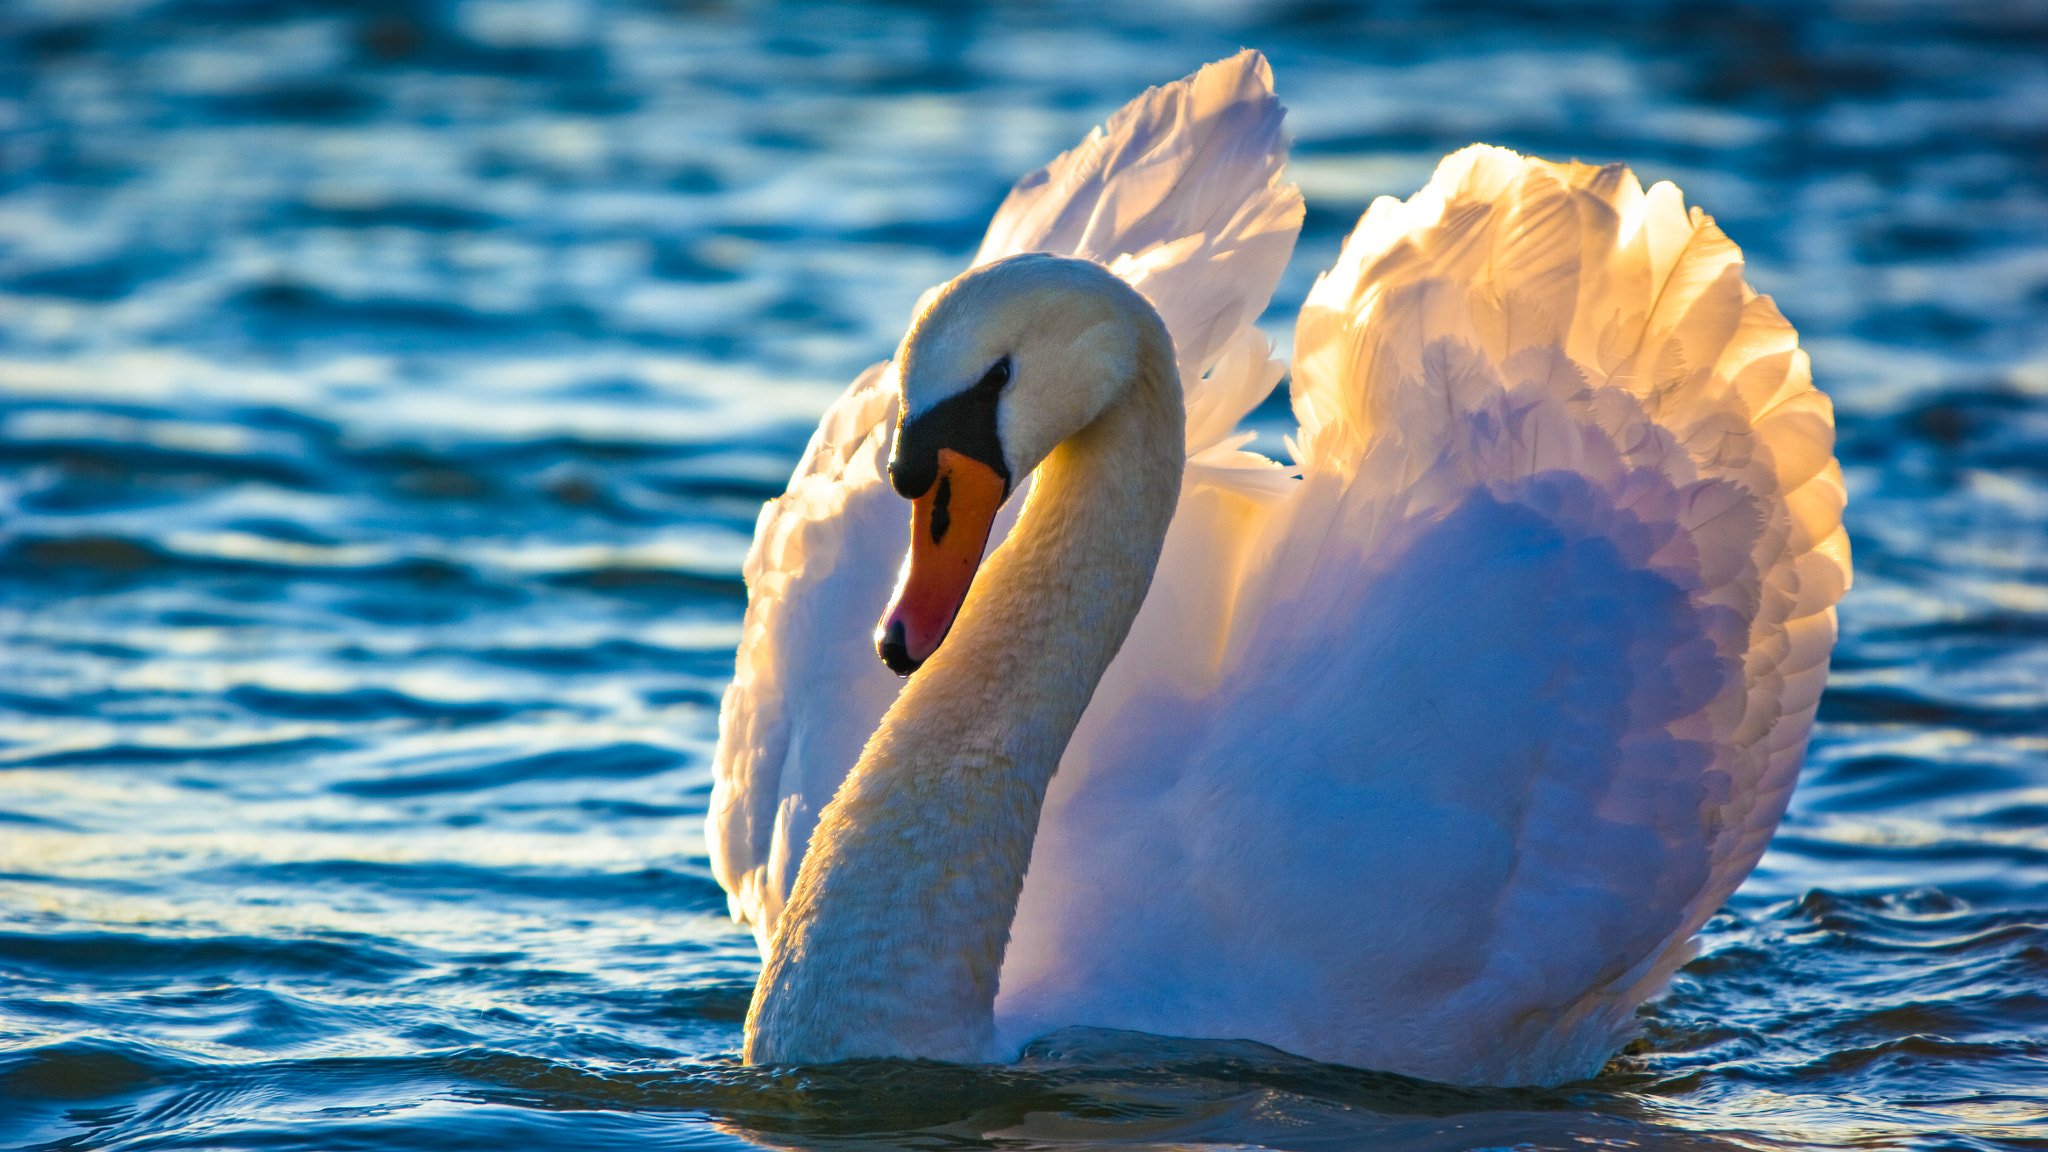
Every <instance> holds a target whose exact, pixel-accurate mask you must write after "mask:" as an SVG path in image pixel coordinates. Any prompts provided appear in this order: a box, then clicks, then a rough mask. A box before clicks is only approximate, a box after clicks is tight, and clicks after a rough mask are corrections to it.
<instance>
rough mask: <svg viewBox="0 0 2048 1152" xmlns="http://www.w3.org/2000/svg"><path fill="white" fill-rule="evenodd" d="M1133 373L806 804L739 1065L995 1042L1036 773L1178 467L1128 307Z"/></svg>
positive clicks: (1123, 605) (1126, 594) (1172, 412)
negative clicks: (804, 844)
mask: <svg viewBox="0 0 2048 1152" xmlns="http://www.w3.org/2000/svg"><path fill="white" fill-rule="evenodd" d="M1144 319H1145V321H1146V323H1145V325H1144V331H1142V332H1141V333H1140V347H1141V355H1140V356H1139V357H1138V368H1137V371H1136V378H1135V379H1134V380H1133V381H1132V383H1131V385H1130V387H1129V389H1128V390H1127V391H1126V392H1125V393H1124V394H1123V396H1122V397H1121V398H1120V399H1119V400H1116V401H1114V402H1112V403H1111V404H1110V405H1109V407H1108V408H1106V409H1105V410H1104V411H1103V412H1102V413H1101V415H1099V416H1098V417H1097V418H1096V419H1095V421H1094V422H1093V423H1091V424H1089V425H1088V426H1087V427H1086V428H1083V429H1082V430H1081V431H1080V432H1078V433H1076V434H1074V435H1073V436H1070V437H1068V438H1067V439H1066V440H1065V441H1063V442H1062V443H1061V444H1060V445H1059V447H1057V448H1056V449H1054V450H1053V452H1052V454H1051V455H1049V456H1048V457H1047V458H1046V459H1045V461H1044V462H1043V463H1042V464H1040V465H1039V467H1038V470H1037V480H1036V484H1035V486H1034V488H1033V490H1032V494H1031V497H1030V500H1029V503H1027V504H1026V506H1025V509H1024V512H1023V514H1022V515H1021V516H1020V517H1019V518H1018V521H1017V526H1016V528H1015V530H1014V531H1012V532H1011V534H1010V537H1009V539H1008V540H1007V541H1006V542H1005V543H1004V544H1003V545H1002V546H1001V547H1000V548H998V549H996V551H995V552H994V554H993V555H991V556H990V557H989V558H988V560H987V562H986V563H985V564H984V565H983V568H982V571H981V573H980V574H979V575H978V576H977V577H976V578H975V582H974V585H973V587H972V589H971V590H970V592H969V593H968V596H967V599H966V602H965V603H964V604H963V605H962V606H961V609H960V613H959V615H958V618H957V619H956V620H955V622H954V625H953V629H952V632H951V634H950V635H949V636H948V637H947V639H946V641H945V643H944V644H943V645H942V646H941V647H940V648H939V650H938V651H937V652H936V653H934V654H933V656H932V657H931V659H929V660H928V661H926V663H925V665H924V667H923V668H922V669H920V670H919V671H918V672H917V674H916V675H914V676H913V677H912V678H911V680H910V683H909V684H908V685H907V686H906V687H905V689H904V691H903V693H902V694H901V695H900V696H899V697H898V698H897V700H896V703H895V705H894V706H893V707H891V708H890V710H889V712H888V714H887V715H886V716H884V717H883V719H882V724H881V727H880V728H878V729H877V730H876V733H875V735H874V736H873V737H872V738H871V739H870V740H869V742H868V745H867V748H866V750H865V751H864V752H863V753H862V755H861V758H860V761H859V763H858V764H856V765H855V766H854V768H853V771H852V772H851V773H849V774H848V776H847V778H846V781H845V783H844V784H842V785H841V786H840V789H839V792H838V794H837V795H836V796H835V797H834V798H833V800H832V802H831V803H830V804H829V805H827V806H826V808H825V810H824V812H823V813H822V814H821V815H820V818H819V821H818V827H817V830H816V831H815V832H814V833H812V836H811V843H810V847H809V850H808V851H807V853H806V854H805V857H804V862H803V865H802V867H801V869H800V870H799V872H798V875H797V881H796V886H795V889H794V890H793V891H792V893H791V895H790V900H789V904H788V906H787V907H786V908H785V909H784V910H783V913H782V918H781V921H780V923H779V925H778V927H777V930H776V936H775V946H774V948H773V950H772V953H771V955H769V956H768V958H767V962H766V965H765V967H764V969H763V971H762V974H761V979H760V983H759V984H758V985H757V986H756V988H755V992H754V1002H753V1006H752V1008H751V1010H750V1011H749V1012H748V1015H747V1039H746V1057H747V1059H748V1060H749V1061H750V1062H755V1063H766V1062H774V1063H819V1062H825V1061H831V1060H841V1059H848V1058H852V1057H865V1056H908V1057H927V1058H931V1059H939V1060H955V1061H980V1060H988V1059H993V1058H1004V1057H1007V1056H1008V1055H1013V1054H1007V1053H1004V1054H999V1053H994V1052H992V1051H991V1050H990V1049H991V1047H992V1045H993V1043H994V1015H993V1010H994V1003H995V995H996V980H997V976H998V974H999V973H1000V972H1001V970H1002V962H1003V950H1004V947H1005V945H1006V944H1007V943H1008V940H1009V931H1010V922H1011V920H1012V918H1013V917H1014V915H1015V913H1016V908H1017V896H1018V893H1019V892H1020V891H1021V890H1022V888H1023V884H1024V869H1025V866H1026V864H1028V863H1029V861H1030V859H1031V844H1032V840H1033V838H1034V837H1035V836H1036V834H1037V831H1038V816H1039V810H1040V808H1041V807H1042V806H1043V803H1044V799H1045V790H1046V785H1047V784H1048V783H1049V782H1050V781H1051V779H1052V775H1053V771H1054V770H1055V769H1056V768H1057V767H1058V766H1059V760H1060V756H1061V754H1062V753H1063V752H1064V751H1065V750H1066V745H1067V740H1068V738H1069V737H1071V736H1072V735H1073V731H1074V726H1075V725H1076V724H1077V723H1079V721H1080V718H1081V713H1082V710H1083V709H1085V708H1086V707H1087V706H1088V699H1089V697H1090V696H1092V695H1093V694H1094V691H1095V686H1096V684H1097V683H1098V682H1099V681H1100V680H1101V678H1102V674H1103V672H1104V670H1105V669H1107V668H1108V666H1109V662H1110V660H1111V659H1113V658H1114V657H1115V655H1116V651H1117V649H1118V648H1119V647H1120V646H1121V645H1122V644H1123V640H1124V636H1125V634H1126V633H1128V632H1129V630H1130V626H1131V621H1132V619H1133V618H1135V617H1136V615H1137V613H1138V608H1139V606H1140V605H1141V604H1142V603H1143V602H1144V598H1145V592H1146V590H1147V588H1148V587H1149V586H1150V584H1151V579H1152V571H1153V569H1154V567H1155V566H1156V565H1157V564H1158V560H1159V550H1160V547H1161V545H1162V543H1163V542H1164V540H1165V537H1166V528H1167V524H1168V522H1169V521H1170V520H1171V519H1172V517H1173V509H1174V505H1175V504H1176V502H1177V501H1178V499H1179V493H1180V481H1181V472H1182V469H1183V466H1184V455H1183V453H1184V448H1183V435H1184V433H1183V423H1184V419H1185V417H1184V414H1183V410H1182V402H1181V391H1180V383H1179V380H1178V378H1177V376H1176V375H1175V372H1174V368H1173V353H1172V347H1171V344H1170V342H1169V340H1168V338H1167V336H1166V332H1165V328H1164V326H1163V325H1160V324H1159V322H1158V320H1157V318H1156V317H1153V316H1147V317H1145V318H1144Z"/></svg>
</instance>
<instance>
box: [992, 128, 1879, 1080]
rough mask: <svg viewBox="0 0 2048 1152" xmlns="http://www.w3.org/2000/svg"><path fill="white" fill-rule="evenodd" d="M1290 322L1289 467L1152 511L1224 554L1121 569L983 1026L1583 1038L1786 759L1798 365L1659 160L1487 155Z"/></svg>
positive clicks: (1381, 230)
mask: <svg viewBox="0 0 2048 1152" xmlns="http://www.w3.org/2000/svg"><path fill="white" fill-rule="evenodd" d="M1296 349H1297V351H1296V362H1295V383H1294V389H1295V403H1296V409H1297V412H1298V413H1299V414H1300V416H1301V419H1302V437H1301V447H1302V453H1303V461H1302V463H1303V478H1302V481H1301V483H1300V484H1299V485H1298V486H1297V487H1295V488H1293V489H1292V490H1291V491H1285V492H1282V493H1280V494H1278V495H1274V496H1270V497H1267V498H1265V499H1263V500H1260V499H1253V498H1242V499H1240V498H1237V497H1232V496H1228V495H1224V494H1218V495H1217V496H1216V497H1215V498H1214V499H1213V500H1212V502H1211V504H1212V508H1211V512H1212V514H1211V515H1210V517H1209V518H1208V520H1207V521H1206V522H1205V523H1203V524H1202V525H1200V526H1199V527H1195V528H1190V529H1188V530H1187V531H1189V532H1192V533H1194V534H1196V535H1199V536H1200V537H1202V538H1201V539H1199V540H1189V539H1183V540H1182V541H1181V550H1180V552H1179V553H1176V551H1175V548H1176V545H1175V541H1174V538H1172V537H1170V538H1169V544H1168V555H1167V558H1166V564H1174V563H1179V562H1186V561H1187V560H1188V559H1189V558H1191V557H1201V556H1205V555H1206V556H1212V557H1223V558H1225V561H1226V562H1225V563H1224V564H1222V565H1221V566H1220V567H1219V568H1217V569H1215V570H1211V571H1210V572H1208V573H1206V574H1204V575H1202V576H1201V577H1199V578H1189V577H1181V576H1180V575H1179V574H1178V573H1177V572H1175V571H1173V570H1171V569H1169V568H1167V567H1164V566H1163V567H1162V576H1161V582H1162V583H1164V584H1165V585H1166V586H1168V587H1169V588H1173V587H1181V588H1194V589H1201V590H1206V592H1199V591H1198V592H1196V593H1193V594H1188V595H1184V596H1183V597H1182V600H1183V601H1184V603H1180V604H1175V603H1160V604H1155V602H1154V601H1155V600H1157V599H1158V597H1157V594H1156V593H1155V597H1154V598H1153V599H1148V601H1147V604H1146V607H1145V610H1144V613H1143V614H1141V615H1140V617H1139V621H1138V624H1137V625H1136V626H1134V628H1133V643H1131V644H1127V646H1126V648H1125V650H1124V652H1123V653H1122V654H1120V655H1119V658H1118V661H1117V663H1116V664H1115V665H1113V666H1112V668H1111V670H1110V674H1109V676H1108V677H1107V678H1106V679H1105V681H1104V684H1103V687H1102V688H1101V689H1100V690H1098V693H1097V695H1096V697H1095V701H1094V703H1093V704H1091V706H1090V709H1089V712H1088V715H1087V716H1086V717H1085V718H1084V720H1083V722H1082V726H1081V728H1080V730H1079V731H1077V733H1076V735H1075V739H1074V742H1073V743H1072V744H1071V745H1070V746H1069V750H1068V754H1067V758H1066V759H1065V760H1063V761H1062V765H1061V771H1060V774H1059V775H1058V776H1057V777H1055V780H1054V783H1053V787H1052V791H1051V794H1050V795H1049V797H1048V801H1047V807H1046V811H1045V815H1044V817H1043V819H1042V820H1041V826H1040V835H1039V839H1038V841H1037V845H1036V847H1035V850H1034V854H1033V857H1032V864H1031V870H1030V873H1029V875H1028V876H1027V879H1026V883H1025V891H1024V896H1023V900H1022V902H1021V904H1020V907H1019V911H1018V916H1017V920H1016V923H1015V926H1014V928H1013V931H1012V942H1011V950H1010V953H1009V955H1008V957H1007V959H1006V964H1005V968H1004V973H1003V984H1002V992H1001V997H1000V998H999V1000H998V1005H997V1011H998V1024H999V1028H1000V1029H1001V1030H1002V1032H1003V1035H1004V1036H1005V1038H1006V1039H1008V1040H1011V1041H1013V1042H1021V1041H1022V1040H1026V1039H1029V1038H1031V1037H1032V1036H1035V1035H1038V1034H1040V1033H1042V1032H1043V1031H1045V1030H1047V1029H1048V1028H1050V1027H1057V1026H1060V1025H1066V1024H1077V1023H1079V1024H1092V1025H1099V1026H1106V1027H1118V1028H1130V1029H1137V1030H1142V1031H1151V1032H1167V1033H1173V1034H1178V1035H1196V1036H1214V1037H1245V1038H1251V1039H1256V1040H1262V1041H1265V1042H1267V1043H1271V1044H1274V1045H1276V1046H1278V1047H1281V1048H1284V1049H1286V1050H1288V1051H1292V1052H1298V1053H1302V1054H1305V1055H1309V1056H1315V1057H1320V1058H1323V1059H1330V1060H1336V1061H1341V1062H1344V1063H1349V1064H1357V1065H1363V1066H1368V1067H1375V1068H1385V1069H1390V1070H1394V1071H1400V1072H1405V1073H1410V1074H1413V1075H1419V1076H1426V1077H1430V1078H1433V1079H1439V1080H1449V1081H1458V1082H1468V1083H1530V1082H1539V1083H1549V1082H1556V1081H1559V1080H1564V1079H1569V1078H1572V1077H1575V1076H1580V1075H1587V1074H1590V1073H1592V1072H1594V1071H1596V1070H1597V1069H1598V1067H1599V1065H1600V1063H1601V1062H1602V1061H1603V1060H1604V1059H1605V1058H1606V1057H1607V1056H1608V1055H1609V1054H1611V1053H1612V1052H1613V1051H1614V1050H1615V1048H1616V1047H1617V1046H1618V1045H1619V1043H1620V1041H1621V1039H1622V1038H1623V1037H1624V1036H1625V1034H1626V1031H1627V1029H1628V1028H1629V1026H1630V1023H1631V1019H1632V1016H1633V1011H1634V1008H1635V1006H1636V1004H1637V1003H1639V1002H1640V1000H1641V999H1642V998H1643V997H1644V996H1645V995H1647V994H1648V993H1649V992H1651V991H1653V990H1654V989H1655V987H1656V986H1657V985H1658V984H1659V983H1660V982H1661V981H1663V980H1664V979H1665V978H1667V977H1668V975H1669V973H1670V972H1671V971H1672V969H1673V968H1675V967H1676V965H1677V964H1679V963H1681V962H1682V961H1683V960H1684V959H1685V957H1686V956H1687V955H1688V954H1689V952H1688V950H1689V943H1688V942H1689V940H1690V937H1691V935H1692V933H1693V931H1694V930H1695V929H1696V928H1697V927H1698V926H1699V924H1700V923H1701V922H1702V921H1703V920H1704V919H1705V918H1706V917H1707V916H1708V915H1710V914H1711V913H1712V912H1713V911H1714V910H1715V908H1717V907H1718V906H1719V905H1720V903H1721V902H1722V901H1723V900H1724V899H1725V898H1726V897H1727V896H1728V894H1729V893H1730V892H1731V891H1732V890H1733V889H1734V887H1735V886H1736V885H1737V884H1738V883H1740V881H1741V879H1742V878H1743V877H1744V876H1745V875H1747V874H1748V872H1749V870H1750V869H1751V868H1752V867H1753V866H1754V864H1755V862H1756V860H1757V858H1758V856H1759V855H1760V854H1761V852H1762V850H1763V846H1764V843H1765V841H1766V840H1767V839H1768V837H1769V835H1770V832H1771V830H1772V828H1774V827H1775V825H1776V823H1777V820H1778V818H1779V816H1780V815H1781V814H1782V812H1783V808H1784V803H1785V799H1786V796H1787V794H1788V792H1789V790H1790V788H1791V784H1792V781H1793V777H1794V776H1795V775H1796V771H1797V767H1798V763H1799V761H1800V759H1801V757H1802V756H1803V752H1804V746H1805V739H1806V733H1807V730H1808V728H1809V727H1810V724H1811V721H1812V717H1813V712H1814V707H1815V704H1816V702H1817V700H1818V697H1819V692H1820V686H1821V681H1822V679H1823V678H1824V677H1825V674H1826V664H1827V652H1828V648H1829V645H1830V644H1831V642H1832V639H1833V631H1834V616H1833V604H1834V602H1835V600H1836V599H1837V598H1839V596H1840V595H1841V593H1842V591H1843V589H1844V588H1845V587H1846V584H1847V580H1848V557H1847V551H1846V546H1845V544H1844V538H1843V536H1842V534H1841V531H1840V510H1841V485H1840V477H1839V471H1838V470H1837V469H1836V468H1835V466H1834V464H1833V461H1832V458H1831V457H1832V452H1831V448H1832V439H1833V429H1832V423H1831V420H1830V416H1829V410H1828V407H1827V404H1826V401H1825V399H1824V398H1823V397H1821V396H1820V394H1819V393H1816V392H1814V391H1813V390H1812V388H1811V384H1810V380H1809V376H1808V369H1807V364H1806V360H1805V357H1804V355H1803V354H1801V353H1800V352H1799V351H1798V350H1797V348H1796V339H1795V336H1794V334H1793V332H1792V330H1791V328H1790V327H1789V326H1788V325H1786V324H1785V322H1784V321H1783V319H1782V318H1781V317H1780V316H1779V315H1778V313H1777V311H1776V309H1775V308H1774V307H1773V306H1772V305H1771V302H1770V301H1769V299H1768V298H1765V297H1761V296H1757V295H1756V294H1755V293H1754V292H1752V291H1750V290H1749V289H1748V287H1747V286H1746V285H1744V284H1743V282H1742V279H1741V264H1740V254H1739V252H1737V251H1736V249H1735V248H1734V246H1733V245H1732V244H1729V243H1728V242H1727V240H1726V238H1725V237H1723V236H1722V235H1721V234H1720V232H1719V230H1718V229H1716V228H1715V227H1714V226H1713V224H1712V222H1711V221H1709V220H1707V219H1706V218H1705V217H1704V216H1702V215H1701V214H1699V213H1698V212H1697V211H1694V212H1692V213H1690V214H1688V213H1687V212H1685V210H1684V208H1683V206H1682V204H1681V202H1680V201H1679V198H1678V194H1677V192H1676V190H1675V189H1673V188H1671V186H1670V185H1668V184H1667V185H1659V186H1657V187H1656V188H1653V189H1651V190H1650V191H1649V192H1648V193H1647V194H1646V193H1644V192H1642V191H1641V190H1640V188H1639V187H1638V186H1637V185H1636V182H1635V180H1634V178H1633V176H1631V175H1629V174H1628V173H1627V172H1626V170H1624V169H1621V168H1619V167H1615V168H1607V169H1596V168H1589V167H1585V166H1579V165H1570V166H1561V165H1552V164H1546V163H1543V162H1540V161H1533V160H1524V159H1523V158H1521V157H1518V156H1516V155H1514V154H1513V153H1508V152H1504V151H1500V150H1498V149H1485V148H1473V149H1467V150H1466V151H1465V152H1462V153H1459V154H1458V155H1456V156H1453V157H1450V158H1449V159H1447V160H1446V161H1445V162H1444V164H1443V165H1442V166H1441V167H1440V168H1439V169H1438V172H1437V174H1436V177H1435V179H1433V180H1432V182H1431V184H1430V186H1429V187H1428V188H1427V189H1425V190H1424V191H1423V192H1422V193H1420V194H1419V195H1418V196H1417V197H1415V198H1414V199H1413V200H1411V201H1409V202H1408V203H1406V204H1402V203H1398V202H1395V201H1392V200H1382V201H1380V202H1379V203H1378V204H1375V205H1374V206H1373V208H1372V210H1371V211H1370V212H1369V213H1368V214H1367V216H1366V217H1365V219H1364V220H1363V221H1361V223H1360V226H1359V228H1358V230H1357V232H1356V233H1355V234H1354V235H1353V237H1352V238H1351V240H1350V242H1349V243H1348V244H1347V245H1346V248H1345V251H1344V253H1343V255H1342V257H1341V258H1340V260H1339V263H1338V265H1337V267H1336V268H1335V269H1334V270H1333V271H1332V272H1331V273H1330V274H1328V275H1327V276H1325V277H1324V278H1323V279H1322V280H1321V281H1320V282H1319V283H1318V285H1317V287H1316V289H1315V291H1314V292H1313V293H1312V294H1311V296H1310V298H1309V301H1308V304H1307V307H1306V308H1305V309H1304V312H1303V315H1302V318H1301V322H1300V327H1299V329H1298V333H1297V341H1296ZM1188 507H1189V503H1188V501H1187V500H1184V501H1183V512H1184V513H1185V512H1186V510H1187V509H1188ZM1174 531H1175V533H1176V534H1177V535H1181V534H1183V532H1184V527H1183V525H1182V524H1181V522H1180V521H1178V520H1177V521H1176V523H1175V527H1174ZM1158 587H1160V584H1159V583H1155V589H1156V588H1158Z"/></svg>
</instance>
